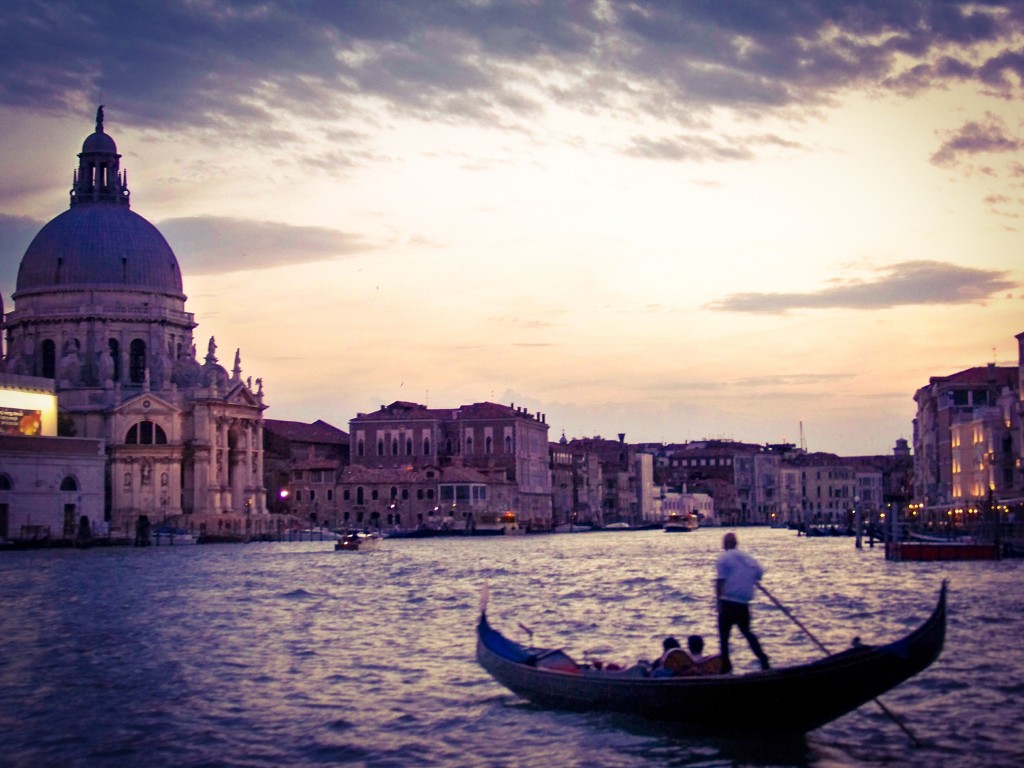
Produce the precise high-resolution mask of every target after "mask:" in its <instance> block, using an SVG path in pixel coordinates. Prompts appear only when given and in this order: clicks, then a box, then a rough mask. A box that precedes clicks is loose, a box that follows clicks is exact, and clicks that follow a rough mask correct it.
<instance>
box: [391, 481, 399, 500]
mask: <svg viewBox="0 0 1024 768" xmlns="http://www.w3.org/2000/svg"><path fill="white" fill-rule="evenodd" d="M397 498H398V489H397V488H395V486H393V485H392V486H391V500H392V501H394V500H395V499H397Z"/></svg>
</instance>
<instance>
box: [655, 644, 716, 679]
mask: <svg viewBox="0 0 1024 768" xmlns="http://www.w3.org/2000/svg"><path fill="white" fill-rule="evenodd" d="M686 645H687V650H683V648H682V647H681V646H680V645H679V641H678V640H676V639H675V638H674V637H666V638H665V639H664V640H663V641H662V648H663V649H664V653H662V655H661V658H660V659H658V660H657V661H656V662H654V664H653V665H652V666H651V675H652V676H653V677H675V676H679V675H712V674H718V673H719V672H721V670H722V657H721V656H705V655H704V638H703V637H701V636H700V635H690V636H689V637H688V638H687V639H686Z"/></svg>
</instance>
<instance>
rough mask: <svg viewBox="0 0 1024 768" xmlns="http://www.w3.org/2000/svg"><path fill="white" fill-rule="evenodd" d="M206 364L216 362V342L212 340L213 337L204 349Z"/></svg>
mask: <svg viewBox="0 0 1024 768" xmlns="http://www.w3.org/2000/svg"><path fill="white" fill-rule="evenodd" d="M206 362H207V363H216V362H217V342H216V341H215V340H214V337H213V336H211V337H210V343H209V344H208V345H207V347H206Z"/></svg>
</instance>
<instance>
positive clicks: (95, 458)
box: [0, 373, 107, 542]
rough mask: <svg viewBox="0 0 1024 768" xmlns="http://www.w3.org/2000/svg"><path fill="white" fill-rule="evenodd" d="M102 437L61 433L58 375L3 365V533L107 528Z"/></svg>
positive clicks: (37, 537)
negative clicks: (47, 375) (13, 369)
mask: <svg viewBox="0 0 1024 768" xmlns="http://www.w3.org/2000/svg"><path fill="white" fill-rule="evenodd" d="M105 466H106V461H105V455H104V445H103V441H102V440H90V439H87V438H80V437H58V436H57V395H56V393H55V392H54V385H53V380H52V379H44V378H37V377H33V376H18V375H15V374H4V373H0V540H14V541H21V542H28V541H31V542H53V541H55V540H61V539H63V540H67V541H74V540H75V539H78V540H81V539H83V538H85V539H89V538H92V537H93V536H101V535H105V534H106V533H107V528H106V526H105V525H104V524H103V500H104V468H105Z"/></svg>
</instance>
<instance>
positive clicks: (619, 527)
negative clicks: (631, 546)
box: [604, 520, 629, 531]
mask: <svg viewBox="0 0 1024 768" xmlns="http://www.w3.org/2000/svg"><path fill="white" fill-rule="evenodd" d="M604 529H605V530H606V531H628V530H629V523H627V522H626V521H625V520H620V521H619V522H617V523H608V525H606V526H605V527H604Z"/></svg>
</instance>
